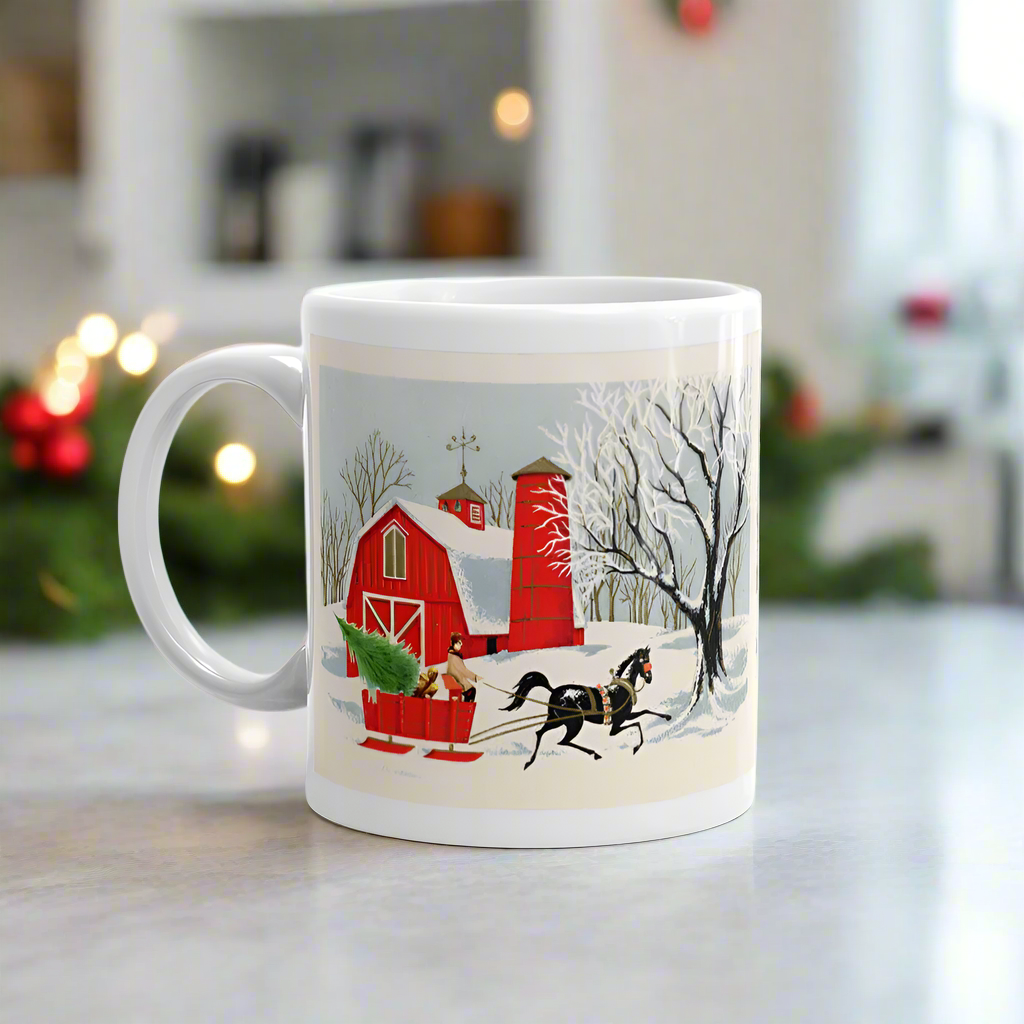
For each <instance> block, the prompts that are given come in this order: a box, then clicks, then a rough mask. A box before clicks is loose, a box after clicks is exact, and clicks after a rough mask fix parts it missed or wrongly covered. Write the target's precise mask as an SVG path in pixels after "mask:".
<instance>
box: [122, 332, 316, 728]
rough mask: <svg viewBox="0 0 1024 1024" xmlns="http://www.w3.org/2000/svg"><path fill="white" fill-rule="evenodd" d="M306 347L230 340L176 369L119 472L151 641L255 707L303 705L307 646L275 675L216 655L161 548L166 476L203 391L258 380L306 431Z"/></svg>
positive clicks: (129, 556)
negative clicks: (174, 446)
mask: <svg viewBox="0 0 1024 1024" xmlns="http://www.w3.org/2000/svg"><path fill="white" fill-rule="evenodd" d="M303 366H304V360H303V354H302V349H301V348H293V347H291V346H288V345H234V346H232V347H230V348H222V349H217V350H216V351H214V352H209V353H207V354H205V355H201V356H199V357H197V358H196V359H193V360H191V361H190V362H188V363H185V365H184V366H182V367H180V368H179V369H177V370H175V371H174V372H173V373H172V374H171V375H170V376H169V377H167V379H166V380H164V381H163V382H162V383H161V384H160V385H159V387H157V389H156V390H155V391H154V392H153V394H152V395H150V397H149V401H148V402H146V405H145V406H144V408H143V410H142V412H141V413H140V415H139V418H138V421H137V422H136V424H135V429H134V430H133V431H132V436H131V440H129V442H128V449H127V451H126V452H125V457H124V466H123V468H122V470H121V487H120V491H119V493H118V503H117V519H118V533H119V535H120V541H121V562H122V564H123V566H124V575H125V579H126V580H127V582H128V592H129V593H130V594H131V598H132V601H133V602H134V604H135V610H136V611H137V612H138V613H139V618H140V619H141V621H142V625H143V626H144V627H145V630H146V632H147V633H148V634H149V636H150V639H152V641H153V643H154V644H155V645H156V647H157V649H158V650H159V651H160V653H161V654H163V656H164V657H165V658H167V660H168V661H169V662H170V663H171V664H172V665H173V666H174V667H175V668H176V669H177V670H178V671H179V672H180V673H181V674H182V675H183V676H184V677H185V678H186V679H188V680H190V681H191V682H193V683H195V684H196V686H198V687H199V688H200V689H202V690H205V691H206V692H207V693H212V694H213V695H214V696H215V697H220V698H221V700H226V701H228V703H230V704H237V705H238V706H239V707H242V708H250V709H251V710H254V711H286V710H288V709H289V708H298V707H305V705H306V693H307V678H308V676H307V672H306V645H305V644H303V645H302V646H301V647H300V648H299V649H298V650H297V651H296V652H295V653H294V654H293V655H292V656H291V657H290V658H289V659H288V661H287V662H286V663H285V664H284V665H283V666H281V668H279V669H278V670H277V671H276V672H271V673H270V674H268V675H262V674H260V673H258V672H251V671H249V670H248V669H244V668H242V667H241V666H240V665H236V664H235V663H234V662H233V661H229V660H228V659H227V658H225V657H223V656H222V655H220V654H218V653H217V652H216V651H215V650H214V649H213V648H212V647H210V645H209V644H207V643H206V641H205V640H203V638H202V637H201V636H200V635H199V634H198V633H197V632H196V630H195V627H194V626H193V625H192V623H191V622H189V620H188V619H187V618H186V617H185V613H184V612H183V611H182V610H181V605H179V604H178V599H177V597H176V596H175V594H174V590H173V588H172V587H171V581H170V579H169V578H168V576H167V568H166V566H165V565H164V559H163V553H162V552H161V550H160V528H159V522H158V516H157V512H158V507H159V498H160V478H161V476H162V475H163V469H164V462H165V461H166V459H167V452H168V449H169V448H170V446H171V441H172V440H173V438H174V435H175V433H176V431H177V429H178V427H179V426H180V425H181V421H182V419H183V418H184V416H185V413H186V412H188V410H189V409H190V408H191V407H192V405H193V404H195V402H196V401H197V400H198V399H199V397H200V396H201V395H204V394H205V393H206V392H207V391H209V390H211V389H212V388H215V387H216V386H217V385H218V384H226V383H229V382H234V383H243V384H252V385H253V386H254V387H257V388H259V389H260V390H261V391H265V392H266V393H267V394H268V395H270V396H271V397H272V398H274V399H275V400H276V401H277V403H278V405H280V406H281V408H283V409H284V411H285V412H286V413H288V415H289V416H290V417H291V418H292V420H293V421H294V422H295V425H296V426H297V427H299V429H300V430H301V429H303V426H304V423H303V417H304V412H305V402H304V394H305V390H304V384H303Z"/></svg>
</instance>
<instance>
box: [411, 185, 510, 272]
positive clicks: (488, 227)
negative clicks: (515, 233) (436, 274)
mask: <svg viewBox="0 0 1024 1024" xmlns="http://www.w3.org/2000/svg"><path fill="white" fill-rule="evenodd" d="M512 220H513V216H512V205H511V203H510V202H509V201H508V200H507V199H505V198H504V197H503V196H500V195H497V194H496V193H493V192H487V191H485V190H483V189H469V188H467V189H459V190H457V191H452V192H445V193H443V194H439V195H434V196H430V197H429V198H428V199H427V200H426V201H425V202H424V203H423V241H424V246H425V249H426V254H427V256H430V257H434V258H437V259H479V258H483V257H495V256H509V255H510V254H511V252H512V247H513V240H512Z"/></svg>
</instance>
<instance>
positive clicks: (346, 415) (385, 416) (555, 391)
mask: <svg viewBox="0 0 1024 1024" xmlns="http://www.w3.org/2000/svg"><path fill="white" fill-rule="evenodd" d="M320 375H321V376H320V452H321V460H322V462H321V466H320V483H321V486H322V487H323V488H324V489H325V490H326V491H327V493H328V494H329V495H330V496H331V500H332V501H333V502H334V503H335V504H338V505H340V504H342V503H343V502H344V499H345V496H346V491H345V486H344V484H343V483H342V481H341V477H340V476H339V473H338V471H339V469H341V467H342V466H343V465H344V463H345V459H346V458H348V457H350V456H351V453H352V452H353V451H354V450H355V449H356V448H357V447H358V446H359V445H361V444H362V442H363V441H364V440H365V439H366V437H367V435H368V434H369V433H370V432H371V431H372V430H374V429H380V431H381V433H382V434H383V435H384V437H386V438H387V439H388V440H390V441H392V442H393V443H394V444H395V445H396V446H397V447H399V448H400V449H402V450H404V451H405V454H406V457H407V459H408V463H409V468H410V469H411V470H412V471H413V473H415V474H416V475H415V476H414V477H413V479H412V480H410V481H409V484H410V487H409V489H408V490H405V489H404V488H403V489H402V490H401V491H397V492H393V493H395V494H396V495H397V496H399V497H405V498H408V499H410V500H412V501H418V502H421V503H422V504H424V505H435V503H436V497H437V495H438V494H440V493H442V492H443V491H446V490H448V489H449V488H451V487H454V486H455V485H456V484H457V483H459V481H460V476H459V467H460V461H459V453H458V452H449V451H446V450H445V444H446V443H450V441H451V437H452V434H455V435H457V436H459V435H460V434H461V431H462V428H463V427H465V429H466V436H467V437H468V436H469V435H470V434H476V436H477V440H476V443H477V444H479V445H480V451H479V452H473V451H470V452H467V453H466V474H467V475H466V482H467V483H468V484H469V485H470V486H471V487H473V488H475V489H476V490H477V491H478V492H480V493H481V494H482V493H483V491H484V488H485V487H486V486H487V482H488V481H489V480H495V479H497V477H498V474H499V473H502V472H504V474H505V481H506V483H510V480H509V477H510V475H511V474H512V473H514V472H515V471H516V470H517V469H520V468H521V467H522V466H525V465H526V464H527V463H530V462H533V461H534V459H537V458H539V457H540V456H541V455H546V456H548V458H551V459H553V460H554V461H555V462H557V461H558V459H557V457H556V456H557V453H556V448H555V445H554V443H553V442H551V441H550V440H549V439H548V438H547V437H545V435H544V434H543V433H542V431H541V429H540V428H541V425H542V424H543V425H544V426H547V427H548V428H549V429H550V428H553V427H554V425H555V423H556V422H562V423H566V422H568V423H569V424H570V425H571V426H573V427H576V426H579V425H580V424H581V423H582V421H583V417H584V415H585V413H584V411H583V410H582V409H581V408H580V407H579V406H578V405H577V404H576V399H577V397H578V391H579V389H580V388H581V387H583V386H584V385H582V384H493V383H472V384H467V383H452V382H448V381H425V380H409V379H406V378H401V377H381V376H375V375H373V374H362V373H352V372H351V371H349V370H340V369H336V368H334V367H328V366H324V367H321V368H320ZM693 532H694V531H691V533H693ZM745 532H746V531H745ZM689 544H690V545H692V546H693V552H692V553H691V554H689V555H687V556H685V557H686V560H687V561H688V560H689V558H690V557H693V555H694V554H696V551H697V550H698V548H697V547H696V538H695V537H693V536H690V537H689ZM747 547H749V544H748V545H747ZM684 550H687V549H685V548H684ZM681 557H684V556H683V554H682V552H681ZM745 575H746V574H744V577H745ZM736 603H737V609H736V610H737V612H745V611H746V610H747V593H746V584H745V580H744V581H742V582H741V583H740V586H739V588H738V590H737V595H736Z"/></svg>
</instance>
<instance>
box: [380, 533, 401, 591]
mask: <svg viewBox="0 0 1024 1024" xmlns="http://www.w3.org/2000/svg"><path fill="white" fill-rule="evenodd" d="M384 575H385V576H386V577H387V578H388V579H389V580H404V579H405V534H404V533H402V531H401V530H400V529H399V528H398V527H397V526H392V527H391V529H390V530H388V532H387V533H385V534H384Z"/></svg>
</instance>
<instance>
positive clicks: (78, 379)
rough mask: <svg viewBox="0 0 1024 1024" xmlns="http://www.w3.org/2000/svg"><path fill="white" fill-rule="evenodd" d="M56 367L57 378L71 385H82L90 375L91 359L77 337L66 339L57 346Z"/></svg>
mask: <svg viewBox="0 0 1024 1024" xmlns="http://www.w3.org/2000/svg"><path fill="white" fill-rule="evenodd" d="M54 365H55V368H56V372H57V376H58V377H60V379H61V380H66V381H68V382H69V383H71V384H81V383H82V381H83V380H85V378H86V377H87V376H88V374H89V357H88V356H87V355H86V354H85V353H84V352H83V351H82V347H81V345H79V344H78V338H76V337H71V338H65V339H64V340H63V341H62V342H61V343H60V344H59V345H58V346H57V355H56V357H55V359H54Z"/></svg>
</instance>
